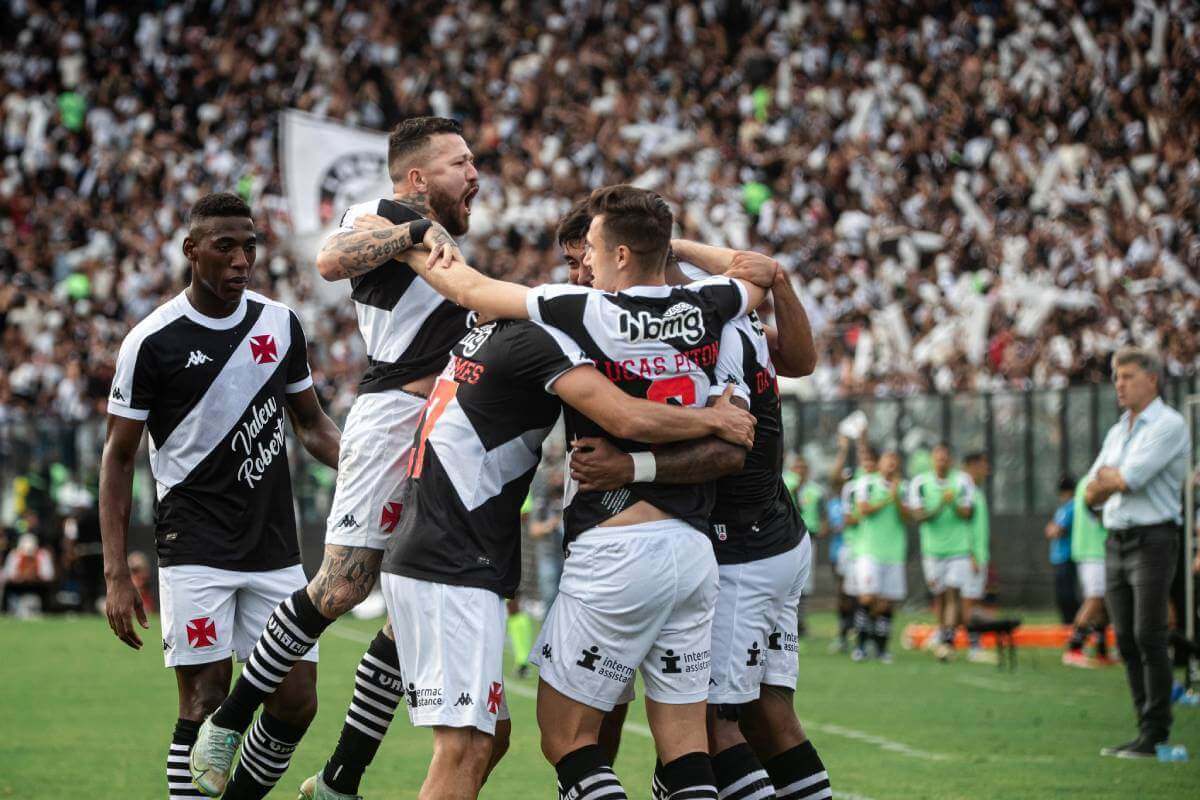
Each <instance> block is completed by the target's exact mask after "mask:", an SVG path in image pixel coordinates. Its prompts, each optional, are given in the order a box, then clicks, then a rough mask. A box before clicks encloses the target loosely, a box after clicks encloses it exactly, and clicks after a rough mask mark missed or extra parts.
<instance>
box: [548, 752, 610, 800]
mask: <svg viewBox="0 0 1200 800" xmlns="http://www.w3.org/2000/svg"><path fill="white" fill-rule="evenodd" d="M554 769H555V771H556V772H557V773H558V798H559V800H628V796H627V795H626V794H625V790H624V789H623V788H621V781H619V780H618V779H617V775H616V773H615V772H613V771H612V767H611V766H609V764H608V763H607V762H606V761H605V760H604V754H603V753H602V752H601V750H600V748H599V746H597V745H594V744H591V745H587V746H586V747H581V748H579V749H578V750H574V751H572V752H570V753H567V754H566V755H565V756H563V757H562V759H560V760H559V762H558V763H557V764H555V765H554Z"/></svg>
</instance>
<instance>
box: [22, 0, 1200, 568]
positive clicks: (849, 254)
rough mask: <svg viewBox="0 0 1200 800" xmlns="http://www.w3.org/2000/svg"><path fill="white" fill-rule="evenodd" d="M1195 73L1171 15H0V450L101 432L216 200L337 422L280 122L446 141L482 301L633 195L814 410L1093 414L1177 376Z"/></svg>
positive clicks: (471, 10)
mask: <svg viewBox="0 0 1200 800" xmlns="http://www.w3.org/2000/svg"><path fill="white" fill-rule="evenodd" d="M1198 67H1200V10H1198V7H1197V6H1196V5H1195V4H1194V3H1192V2H1189V1H1188V0H1159V2H1157V3H1152V2H1148V0H1135V1H1134V2H1129V1H1128V0H1112V1H1111V2H1109V1H1108V0H1075V1H1068V2H1057V1H1055V2H1051V1H1050V0H1036V1H1035V0H1016V1H1010V0H977V1H976V2H971V3H965V4H957V3H939V2H932V1H931V0H930V1H926V0H916V1H915V2H911V3H906V4H899V3H893V2H887V0H865V1H864V2H843V0H829V1H828V2H795V1H793V2H786V1H785V2H780V3H775V2H759V1H758V0H741V1H740V2H739V1H735V0H701V1H700V2H658V3H634V2H622V1H617V2H597V1H595V0H562V2H545V1H537V0H535V1H534V2H523V3H518V2H514V1H513V0H502V1H497V2H473V1H472V0H438V1H437V2H432V1H430V0H415V1H414V2H407V3H405V4H403V8H401V7H400V6H399V5H398V4H395V3H388V2H384V1H383V0H338V1H337V2H316V0H276V2H272V3H256V2H251V1H250V0H208V1H205V0H194V1H193V2H179V3H169V4H168V3H164V2H121V3H115V2H103V0H88V2H83V3H78V4H77V3H66V2H35V1H34V0H8V2H5V3H3V4H0V97H2V98H3V99H2V100H0V341H2V343H3V348H2V351H0V425H3V424H5V423H6V422H10V421H14V420H16V421H20V420H26V419H31V418H39V419H40V418H56V419H61V420H64V421H66V422H68V423H70V422H78V421H86V420H90V419H95V418H97V417H98V416H100V415H102V413H103V406H104V399H105V397H106V394H107V390H108V386H109V382H110V380H111V377H112V371H113V360H114V358H115V355H116V351H117V346H118V344H119V342H120V340H121V338H122V336H123V335H124V333H125V332H126V331H127V330H128V329H129V327H130V326H131V325H132V324H134V323H136V322H137V321H138V320H140V319H141V318H143V317H144V316H145V315H146V314H148V313H149V311H150V310H151V309H153V308H154V307H155V306H156V305H158V304H159V303H161V302H163V301H164V300H165V299H167V298H168V297H169V296H171V295H172V294H174V293H176V292H178V291H179V290H180V288H181V286H182V285H183V283H184V282H185V280H186V278H185V262H184V260H183V256H182V253H181V243H182V239H183V236H184V233H185V222H186V220H185V215H186V211H187V209H188V207H189V206H190V204H191V203H192V202H193V201H194V200H195V199H196V198H198V197H199V196H200V195H201V194H204V193H206V192H209V191H213V190H219V189H230V188H232V189H234V190H236V191H238V192H239V193H241V194H242V195H243V196H244V197H246V198H247V199H248V200H249V201H250V203H251V206H252V207H253V209H254V211H255V219H256V223H257V226H258V229H259V231H260V232H261V234H262V244H261V245H260V248H259V260H258V267H257V270H258V274H257V276H256V278H255V287H256V288H258V289H260V290H262V291H263V292H265V293H267V294H269V295H271V296H273V297H276V298H278V299H280V300H282V301H284V302H287V303H289V304H291V305H293V307H294V308H296V310H297V312H298V313H299V314H300V315H301V318H302V320H303V322H304V324H305V326H306V329H307V331H308V335H309V340H310V344H311V347H312V351H311V361H312V365H313V368H314V376H315V378H316V379H317V385H318V391H319V393H320V395H321V397H322V398H323V400H324V401H325V402H327V403H328V404H329V406H330V408H331V410H332V412H333V413H334V414H335V415H338V416H340V415H342V414H344V413H345V411H346V410H347V409H348V408H349V405H350V403H351V401H352V400H353V396H354V391H355V386H356V383H357V381H358V378H359V375H360V373H361V370H362V367H363V360H364V359H363V348H362V343H361V339H360V337H359V335H358V333H357V329H356V326H355V320H354V315H353V309H352V307H351V305H350V304H349V303H345V302H339V301H337V300H336V299H334V300H331V301H330V300H325V299H323V298H325V297H327V296H328V295H327V293H324V292H320V291H318V289H317V287H316V285H315V284H316V282H318V281H320V278H319V276H318V275H317V274H316V271H315V269H314V268H313V264H312V259H311V257H309V256H308V255H306V254H303V253H296V252H293V251H291V250H289V248H288V246H287V245H288V239H289V230H290V229H289V218H288V208H287V203H286V201H285V199H284V192H283V187H282V184H281V179H280V170H279V164H278V159H277V152H278V141H277V132H278V129H277V112H279V111H281V110H283V109H287V108H298V109H302V110H305V111H308V112H310V113H313V114H317V115H320V116H324V117H327V118H330V119H334V120H338V121H343V122H347V123H352V124H355V125H359V126H363V127H367V128H374V129H380V130H386V129H387V128H389V127H390V126H391V125H392V124H394V123H395V122H396V121H397V120H399V119H401V118H403V117H405V116H410V115H418V114H438V115H444V116H453V117H456V118H458V119H460V120H462V121H463V123H464V125H465V128H466V138H467V141H468V142H469V143H470V144H471V145H472V147H473V149H474V151H475V154H476V158H477V164H478V166H479V169H480V172H481V193H480V195H479V197H478V199H477V200H476V202H475V204H474V213H473V215H472V231H471V234H470V236H469V242H468V246H469V248H470V250H469V252H470V254H471V257H472V259H473V261H474V262H475V263H477V264H478V265H479V266H480V267H482V268H484V269H486V270H489V271H491V272H494V273H498V274H505V275H509V276H512V277H514V278H516V279H518V280H522V281H526V282H530V283H533V282H541V281H556V280H562V279H564V277H565V269H564V267H563V266H562V262H561V259H560V257H559V255H558V252H557V249H556V247H555V245H554V241H553V227H554V224H555V222H556V220H557V219H558V217H559V215H560V214H562V213H563V212H564V211H565V210H566V209H567V208H568V207H569V205H570V204H571V203H572V202H573V201H574V200H576V199H578V198H579V197H581V196H582V195H583V194H585V193H586V192H587V191H588V189H589V188H591V187H594V186H597V185H601V184H605V183H613V182H619V181H629V182H634V183H636V184H638V185H640V186H645V187H649V188H654V189H656V190H658V191H660V192H662V193H663V194H664V195H665V196H667V197H668V198H669V199H670V200H671V201H672V202H673V203H674V207H675V210H676V213H677V218H678V220H679V223H680V226H681V228H682V233H683V234H684V235H687V236H691V237H695V238H698V239H701V240H704V241H707V242H711V243H715V244H727V245H731V246H735V247H739V248H754V249H760V250H763V251H765V252H768V253H771V254H773V255H774V256H775V257H776V258H778V259H779V261H780V262H782V263H783V264H784V265H785V266H786V267H787V269H788V270H790V272H791V274H792V275H793V276H794V279H795V282H796V284H797V286H798V288H799V289H800V291H801V295H802V298H803V299H804V301H805V305H806V307H807V309H808V312H809V315H810V317H811V318H812V321H813V325H814V329H815V332H816V334H817V337H818V341H819V348H820V355H821V359H820V365H819V367H818V369H817V372H816V373H815V374H814V375H813V376H812V378H810V379H806V380H804V381H801V382H800V383H799V384H798V385H796V386H793V387H790V388H791V390H792V391H795V392H798V393H799V394H800V395H801V396H802V397H805V398H814V399H830V398H852V397H894V396H901V397H903V396H912V395H916V394H925V393H940V394H943V395H945V394H961V393H964V392H989V391H997V390H1022V389H1027V388H1031V387H1048V388H1058V387H1065V386H1068V385H1073V384H1086V383H1096V382H1101V381H1104V380H1105V379H1106V378H1107V374H1108V357H1109V355H1110V354H1111V353H1112V352H1113V351H1114V350H1115V349H1116V348H1117V347H1119V346H1120V345H1123V344H1127V343H1131V344H1138V345H1141V346H1146V347H1150V348H1151V349H1154V350H1156V351H1158V352H1160V353H1161V354H1162V355H1163V358H1164V361H1165V363H1166V365H1167V369H1168V372H1169V374H1170V375H1171V376H1184V375H1194V374H1195V373H1196V371H1197V367H1198V366H1200V333H1198V329H1197V326H1196V324H1195V320H1196V319H1197V318H1200V232H1198V225H1200V214H1198V211H1200V156H1198V152H1197V144H1196V143H1197V142H1200V81H1196V80H1195V79H1194V77H1195V74H1196V72H1197V68H1198ZM0 438H2V437H0ZM90 444H96V445H97V448H98V444H97V443H95V442H90V443H89V446H90ZM798 444H799V443H795V442H794V443H793V445H798ZM829 444H831V443H829ZM64 446H66V445H64ZM69 446H70V447H80V446H81V445H80V444H79V442H78V441H77V440H73V441H72V443H71V444H70V445H69ZM2 447H3V445H0V448H2ZM49 470H50V465H49V464H48V463H47V464H35V465H34V468H33V469H32V470H31V471H30V473H29V474H30V475H34V476H37V475H45V476H46V477H45V478H44V479H45V480H47V481H52V480H53V476H51V475H50V471H49ZM36 480H43V479H42V478H36ZM69 481H75V482H79V483H84V484H86V483H87V476H82V475H74V476H67V477H63V478H62V479H61V480H60V481H59V482H60V483H65V482H69ZM17 488H18V489H20V487H17ZM27 490H28V486H26V488H25V490H23V491H27ZM4 491H5V493H6V496H7V497H8V501H7V503H6V506H5V507H6V508H7V512H6V516H7V519H6V522H9V523H13V521H14V520H17V522H20V520H19V519H18V518H23V516H22V515H24V514H25V504H24V502H23V501H21V502H20V503H16V504H14V502H13V500H12V497H13V494H14V489H13V487H12V486H5V487H4ZM22 497H23V495H22ZM56 513H57V512H56ZM60 516H61V514H60ZM17 528H20V525H18V526H17ZM14 530H17V529H15V528H14ZM18 533H19V530H18ZM15 546H16V542H15V541H13V540H12V537H10V541H9V547H15Z"/></svg>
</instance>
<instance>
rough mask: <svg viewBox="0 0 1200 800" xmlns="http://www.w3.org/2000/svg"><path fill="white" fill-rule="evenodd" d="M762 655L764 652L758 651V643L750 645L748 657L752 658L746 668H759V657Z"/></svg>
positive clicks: (747, 650)
mask: <svg viewBox="0 0 1200 800" xmlns="http://www.w3.org/2000/svg"><path fill="white" fill-rule="evenodd" d="M760 653H762V650H759V649H758V642H754V643H752V644H751V645H750V647H748V648H747V649H746V655H748V656H750V658H749V659H748V660H747V661H746V666H747V667H757V666H758V656H759V654H760Z"/></svg>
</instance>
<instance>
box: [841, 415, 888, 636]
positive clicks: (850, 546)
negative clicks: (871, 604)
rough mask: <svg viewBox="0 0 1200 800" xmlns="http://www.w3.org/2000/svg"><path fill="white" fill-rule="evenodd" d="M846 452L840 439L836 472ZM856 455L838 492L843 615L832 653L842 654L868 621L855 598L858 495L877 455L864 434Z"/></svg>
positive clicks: (859, 527) (859, 531) (859, 520)
mask: <svg viewBox="0 0 1200 800" xmlns="http://www.w3.org/2000/svg"><path fill="white" fill-rule="evenodd" d="M848 449H849V440H847V439H845V437H839V441H838V457H837V459H836V460H835V462H834V470H835V472H837V473H842V472H843V469H844V468H843V467H842V466H841V465H842V464H844V463H845V455H844V454H845V453H846V452H847V451H848ZM855 454H856V457H857V459H858V469H857V470H856V471H855V472H854V473H852V474H851V476H850V477H848V478H845V479H844V480H845V482H844V483H843V484H842V487H841V491H840V493H839V494H840V496H841V501H842V519H843V522H844V527H843V528H842V546H841V547H840V548H839V549H838V571H839V573H840V574H841V576H842V581H841V586H840V591H841V593H842V595H844V598H842V597H839V606H838V610H839V612H842V614H841V620H840V624H839V626H838V641H837V642H836V643H835V651H836V652H843V653H844V652H845V651H846V649H847V639H846V637H847V636H848V635H849V632H850V631H851V630H859V629H861V628H863V627H865V626H866V624H867V620H868V618H867V612H866V609H865V608H863V607H862V604H861V603H860V602H859V599H858V598H859V589H858V556H859V552H860V549H859V540H860V539H861V538H862V532H863V524H862V523H863V520H862V515H861V514H860V513H859V511H858V495H859V490H860V489H861V487H862V483H863V479H864V478H865V477H867V476H868V475H872V474H874V473H875V470H876V468H877V466H878V464H877V462H878V459H879V453H878V452H877V451H876V450H875V448H874V447H872V446H871V445H870V444H869V443H868V442H867V438H866V432H865V431H864V432H863V434H862V436H860V437H859V439H858V443H857V445H856V447H855ZM851 655H853V653H851Z"/></svg>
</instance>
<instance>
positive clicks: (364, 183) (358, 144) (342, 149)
mask: <svg viewBox="0 0 1200 800" xmlns="http://www.w3.org/2000/svg"><path fill="white" fill-rule="evenodd" d="M279 129H280V144H279V146H280V151H281V157H280V162H281V164H282V165H283V187H284V192H285V194H286V195H287V199H288V211H289V213H290V215H291V218H292V231H293V232H294V233H296V234H299V235H301V236H305V235H308V234H313V233H323V232H325V231H326V230H328V229H329V228H331V227H332V226H334V225H336V224H337V222H338V219H339V218H340V216H341V214H342V212H343V211H345V210H346V209H347V208H349V207H350V206H352V205H354V204H355V203H359V202H362V201H364V200H370V199H371V198H374V197H390V196H391V194H392V182H391V179H390V178H388V172H387V139H388V137H387V134H386V133H381V132H379V131H372V130H366V129H365V128H356V127H354V126H352V125H343V124H341V123H338V122H332V121H330V120H327V119H323V118H321V117H317V116H314V115H312V114H307V113H305V112H303V111H295V110H288V111H284V112H283V115H282V119H281V120H280V126H279Z"/></svg>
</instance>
